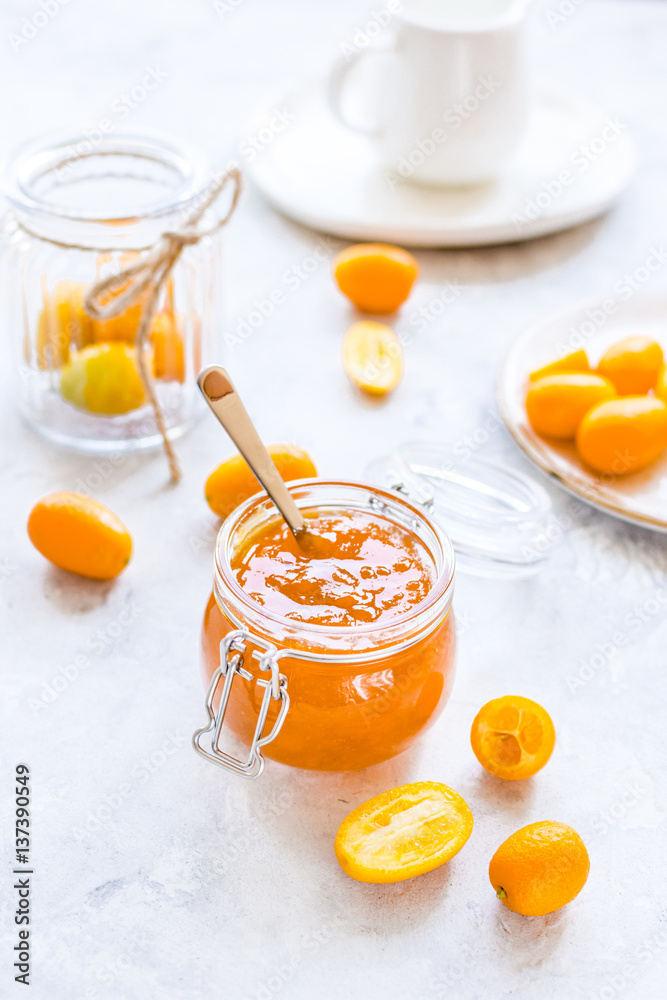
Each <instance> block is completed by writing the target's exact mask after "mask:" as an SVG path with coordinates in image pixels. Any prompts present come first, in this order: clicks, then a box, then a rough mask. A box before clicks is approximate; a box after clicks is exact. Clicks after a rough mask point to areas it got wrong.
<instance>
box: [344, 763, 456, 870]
mask: <svg viewBox="0 0 667 1000" xmlns="http://www.w3.org/2000/svg"><path fill="white" fill-rule="evenodd" d="M472 825H473V818H472V813H471V812H470V809H469V808H468V806H467V805H466V803H465V802H464V800H463V799H462V798H461V796H460V795H458V794H457V792H455V791H453V790H452V789H451V788H448V787H447V785H441V784H440V783H439V782H437V781H417V782H415V783H413V784H411V785H401V786H400V787H399V788H392V789H391V790H390V791H388V792H383V793H382V794H381V795H377V796H376V797H375V798H374V799H370V800H369V801H368V802H364V804H363V805H360V806H359V807H358V808H357V809H355V810H354V811H353V812H351V813H350V815H349V816H348V817H347V819H345V820H344V821H343V823H342V824H341V826H340V829H339V830H338V833H337V835H336V843H335V851H336V857H337V858H338V861H339V863H340V865H341V867H342V869H343V871H345V872H346V873H347V874H348V875H349V876H350V877H351V878H354V879H357V881H358V882H402V881H403V880H404V879H408V878H414V876H415V875H422V874H423V873H424V872H430V871H432V870H433V869H434V868H438V867H439V866H440V865H444V863H445V862H446V861H449V860H450V858H453V857H454V855H455V854H457V853H458V852H459V851H460V850H461V848H462V847H463V845H464V844H465V842H466V841H467V839H468V837H469V836H470V834H471V833H472Z"/></svg>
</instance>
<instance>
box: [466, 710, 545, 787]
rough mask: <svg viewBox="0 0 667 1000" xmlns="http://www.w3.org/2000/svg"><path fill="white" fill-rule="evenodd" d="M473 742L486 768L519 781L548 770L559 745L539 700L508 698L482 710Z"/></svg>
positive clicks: (471, 740) (477, 717)
mask: <svg viewBox="0 0 667 1000" xmlns="http://www.w3.org/2000/svg"><path fill="white" fill-rule="evenodd" d="M470 742H471V744H472V749H473V753H474V754H475V757H476V758H477V760H478V761H479V762H480V764H481V765H482V767H484V768H486V770H487V771H489V772H490V773H491V774H495V775H496V777H498V778H506V779H507V780H509V781H517V780H518V779H520V778H530V777H531V775H533V774H536V773H537V771H539V770H540V769H541V768H542V767H544V765H545V764H546V762H547V761H548V760H549V757H550V756H551V754H552V751H553V748H554V745H555V743H556V731H555V729H554V724H553V722H552V721H551V717H550V715H549V713H548V712H547V711H546V709H544V708H542V706H541V705H538V704H537V702H536V701H531V700H530V698H521V697H519V696H518V695H506V696H505V697H504V698H494V700H493V701H489V702H487V704H486V705H484V706H483V707H482V708H481V709H480V710H479V712H478V713H477V715H476V716H475V720H474V722H473V724H472V730H471V732H470Z"/></svg>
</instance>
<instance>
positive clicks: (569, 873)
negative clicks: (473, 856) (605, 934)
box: [489, 820, 590, 917]
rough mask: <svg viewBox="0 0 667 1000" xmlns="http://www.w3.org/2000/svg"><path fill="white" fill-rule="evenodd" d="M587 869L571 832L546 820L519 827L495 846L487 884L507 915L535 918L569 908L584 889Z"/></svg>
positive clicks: (578, 840) (587, 863)
mask: <svg viewBox="0 0 667 1000" xmlns="http://www.w3.org/2000/svg"><path fill="white" fill-rule="evenodd" d="M589 869H590V861H589V858H588V851H587V850H586V847H585V845H584V842H583V841H582V839H581V837H580V836H579V834H578V833H577V831H576V830H573V829H572V827H571V826H566V825H565V824H564V823H554V822H552V821H550V820H546V821H544V822H541V823H531V824H529V826H524V827H523V828H522V829H521V830H517V831H516V833H513V834H512V836H511V837H508V838H507V840H506V841H505V842H504V843H503V844H501V845H500V847H499V848H498V850H497V851H496V853H495V854H494V855H493V857H492V859H491V864H490V865H489V880H490V882H491V885H492V886H493V888H494V889H495V890H496V895H497V897H498V899H500V900H502V902H503V903H504V904H505V906H506V907H507V908H508V910H513V911H514V913H521V914H522V915H523V916H524V917H540V916H543V915H544V914H545V913H553V911H554V910H559V909H560V908H561V906H565V905H566V904H567V903H570V902H571V901H572V900H573V899H574V897H575V896H576V895H578V893H580V892H581V890H582V889H583V887H584V885H585V884H586V879H587V878H588V872H589Z"/></svg>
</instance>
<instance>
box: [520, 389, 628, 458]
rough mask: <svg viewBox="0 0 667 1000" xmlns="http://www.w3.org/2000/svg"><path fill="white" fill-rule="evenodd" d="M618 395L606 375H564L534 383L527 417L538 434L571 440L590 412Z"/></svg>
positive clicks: (527, 403)
mask: <svg viewBox="0 0 667 1000" xmlns="http://www.w3.org/2000/svg"><path fill="white" fill-rule="evenodd" d="M615 396H616V390H615V388H614V386H613V385H612V383H611V382H610V381H609V379H606V378H603V376H602V375H595V374H593V373H588V372H569V373H568V372H560V373H558V374H555V375H546V376H545V377H544V378H541V379H538V380H537V381H535V382H532V383H531V385H530V388H529V390H528V393H527V395H526V414H527V416H528V420H529V421H530V425H531V427H532V428H533V430H534V431H537V433H538V434H542V435H544V436H545V437H551V438H557V439H559V440H562V441H570V440H572V439H573V438H574V436H575V434H576V433H577V427H578V426H579V424H580V423H581V421H582V419H583V417H584V415H585V414H586V413H587V412H588V410H590V408H591V407H592V406H595V404H596V403H602V402H603V401H604V400H606V399H613V398H614V397H615Z"/></svg>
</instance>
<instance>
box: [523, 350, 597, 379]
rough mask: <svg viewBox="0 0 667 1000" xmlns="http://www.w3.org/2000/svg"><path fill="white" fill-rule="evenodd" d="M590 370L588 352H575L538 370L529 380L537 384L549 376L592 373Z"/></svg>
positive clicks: (532, 373)
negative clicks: (560, 373)
mask: <svg viewBox="0 0 667 1000" xmlns="http://www.w3.org/2000/svg"><path fill="white" fill-rule="evenodd" d="M590 370H591V366H590V363H589V361H588V356H587V354H586V351H583V350H581V351H573V352H572V354H567V355H566V356H565V357H564V358H559V359H558V360H557V361H552V362H551V363H550V364H548V365H544V366H543V367H542V368H537V369H536V370H535V371H534V372H531V373H530V375H529V376H528V378H529V379H530V381H531V382H537V381H538V379H541V378H545V377H546V376H547V375H557V374H558V373H559V372H568V373H572V372H590Z"/></svg>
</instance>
